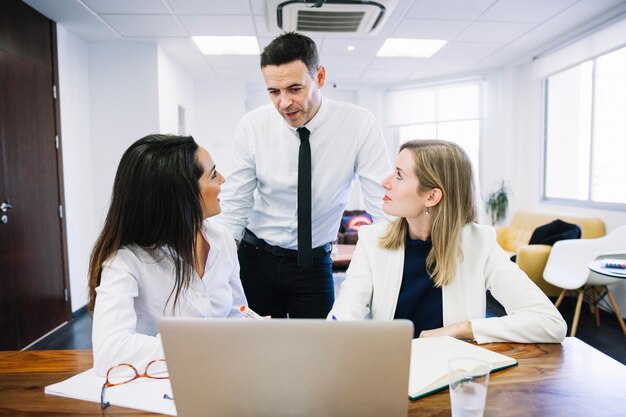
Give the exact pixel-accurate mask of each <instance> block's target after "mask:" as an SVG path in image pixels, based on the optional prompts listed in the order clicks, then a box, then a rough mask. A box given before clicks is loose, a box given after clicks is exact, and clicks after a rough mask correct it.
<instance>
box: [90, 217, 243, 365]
mask: <svg viewBox="0 0 626 417" xmlns="http://www.w3.org/2000/svg"><path fill="white" fill-rule="evenodd" d="M202 234H203V235H204V237H205V239H206V240H207V242H208V243H209V245H210V250H209V255H208V257H207V261H206V265H205V268H204V276H202V277H200V276H198V274H197V273H196V272H195V271H194V272H193V277H192V281H191V283H190V285H189V288H188V289H187V290H182V291H181V294H180V296H179V298H178V302H177V304H176V308H175V309H173V303H174V294H175V291H174V292H172V290H173V288H174V282H175V281H174V277H175V270H174V263H173V260H172V256H171V254H170V252H169V251H168V250H167V249H166V248H160V249H158V250H156V251H150V252H149V251H146V250H145V249H143V248H141V247H139V246H137V245H134V244H133V245H127V246H124V247H122V248H121V249H120V250H118V251H117V253H116V254H115V256H113V257H112V258H110V259H109V260H107V261H106V262H105V263H104V266H103V269H102V276H101V281H100V286H99V287H97V288H96V293H97V296H96V305H95V310H94V316H93V333H92V342H93V357H94V368H95V369H96V371H97V372H98V373H99V374H105V373H106V371H107V370H108V369H109V368H110V367H112V366H115V365H117V364H119V363H122V362H124V363H130V364H132V365H134V366H135V367H137V369H138V371H139V372H142V371H143V367H145V365H146V364H147V363H148V362H150V361H151V360H153V359H159V358H163V357H164V353H163V347H162V345H161V339H160V335H159V334H158V322H159V319H160V318H162V317H169V316H181V317H218V318H223V317H241V313H239V307H240V306H241V305H242V304H246V305H247V301H246V297H245V295H244V292H243V288H242V286H241V281H240V280H239V262H238V260H237V248H236V245H235V241H234V240H233V238H232V236H231V235H230V233H229V232H227V231H226V230H224V229H223V228H221V227H219V226H218V225H216V224H214V223H212V222H210V221H209V220H205V221H204V223H203V228H202Z"/></svg>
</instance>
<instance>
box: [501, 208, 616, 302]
mask: <svg viewBox="0 0 626 417" xmlns="http://www.w3.org/2000/svg"><path fill="white" fill-rule="evenodd" d="M556 219H561V220H563V221H565V222H568V223H574V224H577V225H578V226H580V229H581V232H582V236H581V238H582V239H592V238H597V237H601V236H604V234H605V233H606V229H605V225H604V222H603V221H602V219H600V218H598V217H592V216H581V215H573V214H565V213H558V212H548V211H540V210H520V211H518V212H517V213H515V216H513V220H512V221H511V224H510V225H509V226H504V227H497V228H496V233H497V238H498V243H499V244H500V246H501V247H502V248H503V249H504V250H505V251H507V252H509V253H510V254H511V255H513V254H517V264H518V265H519V267H520V268H521V269H522V270H523V271H524V272H526V274H527V275H528V276H529V277H530V279H532V280H533V281H534V282H535V284H537V285H538V286H539V288H541V289H542V290H543V292H545V293H546V295H548V296H551V297H556V296H558V295H559V293H560V292H561V289H560V288H558V287H555V286H554V285H552V284H549V283H547V282H546V281H544V279H543V270H544V268H545V266H546V262H547V260H548V255H550V250H551V249H552V246H548V245H529V244H528V241H529V240H530V236H531V235H532V233H533V231H534V230H535V229H536V228H537V227H538V226H541V225H544V224H546V223H550V222H551V221H553V220H556Z"/></svg>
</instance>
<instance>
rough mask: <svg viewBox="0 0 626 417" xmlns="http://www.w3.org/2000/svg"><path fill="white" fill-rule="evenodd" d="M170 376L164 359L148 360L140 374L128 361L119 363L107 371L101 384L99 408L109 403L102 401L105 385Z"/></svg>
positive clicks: (110, 385)
mask: <svg viewBox="0 0 626 417" xmlns="http://www.w3.org/2000/svg"><path fill="white" fill-rule="evenodd" d="M169 377H170V375H169V373H168V372H167V364H166V363H165V359H155V360H153V361H151V362H148V364H147V365H146V369H145V370H144V372H143V374H140V373H139V372H138V371H137V368H135V367H134V366H133V365H131V364H128V363H120V364H119V365H115V366H113V367H111V368H109V370H108V371H107V376H106V380H105V381H104V384H102V392H100V408H102V409H103V410H104V409H105V408H107V407H108V406H110V405H111V403H110V402H108V401H107V402H105V401H104V390H105V389H106V388H107V387H114V386H116V385H123V384H126V383H129V382H131V381H134V380H135V379H138V378H152V379H168V378H169Z"/></svg>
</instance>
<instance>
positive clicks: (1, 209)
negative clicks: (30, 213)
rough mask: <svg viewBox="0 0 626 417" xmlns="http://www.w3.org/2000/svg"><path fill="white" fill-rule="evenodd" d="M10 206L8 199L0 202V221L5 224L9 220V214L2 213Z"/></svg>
mask: <svg viewBox="0 0 626 417" xmlns="http://www.w3.org/2000/svg"><path fill="white" fill-rule="evenodd" d="M12 208H13V206H12V205H11V204H10V203H9V202H8V201H7V202H4V203H2V204H0V213H2V215H1V216H0V223H2V224H7V223H8V222H9V216H7V215H6V214H4V213H6V212H7V211H9V210H11V209H12Z"/></svg>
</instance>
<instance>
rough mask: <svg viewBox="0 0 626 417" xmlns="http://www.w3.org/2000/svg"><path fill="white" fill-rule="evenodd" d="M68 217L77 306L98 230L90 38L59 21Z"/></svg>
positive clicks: (81, 300) (83, 295)
mask: <svg viewBox="0 0 626 417" xmlns="http://www.w3.org/2000/svg"><path fill="white" fill-rule="evenodd" d="M57 45H58V58H59V87H60V88H59V97H60V106H61V138H62V142H61V143H62V152H63V183H64V188H65V219H66V227H67V249H68V263H69V280H70V292H71V296H72V297H71V303H72V311H76V310H78V309H79V308H81V307H82V306H84V305H85V304H86V303H87V294H88V290H87V268H88V259H89V252H90V250H91V246H92V245H93V242H94V240H95V238H96V236H97V233H98V224H97V222H96V220H95V217H94V188H93V171H92V164H93V158H92V152H91V142H90V140H89V138H90V122H89V120H90V111H89V51H88V47H87V44H85V43H84V42H83V41H82V40H80V39H79V38H77V37H76V36H74V35H73V34H71V33H70V32H68V31H66V30H65V29H64V28H63V27H61V26H60V25H59V26H57Z"/></svg>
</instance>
